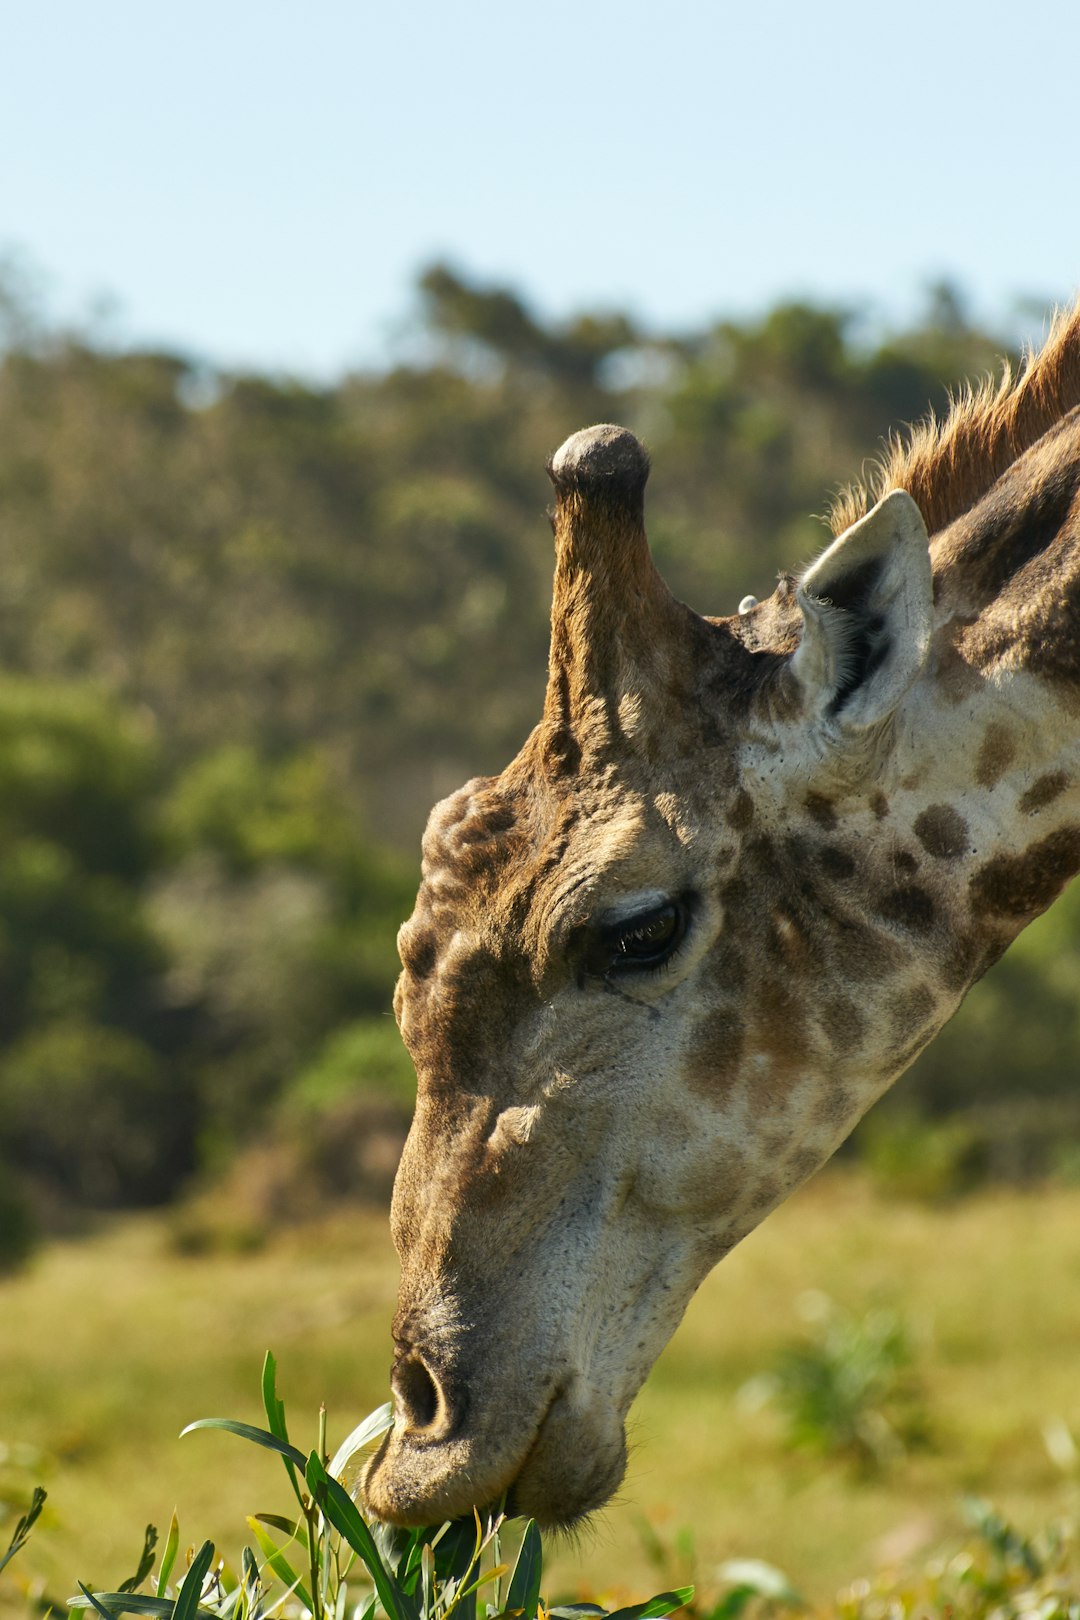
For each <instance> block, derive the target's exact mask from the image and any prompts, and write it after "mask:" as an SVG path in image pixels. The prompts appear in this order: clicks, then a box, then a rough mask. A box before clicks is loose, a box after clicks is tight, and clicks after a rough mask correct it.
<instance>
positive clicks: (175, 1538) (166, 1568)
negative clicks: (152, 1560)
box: [157, 1508, 180, 1598]
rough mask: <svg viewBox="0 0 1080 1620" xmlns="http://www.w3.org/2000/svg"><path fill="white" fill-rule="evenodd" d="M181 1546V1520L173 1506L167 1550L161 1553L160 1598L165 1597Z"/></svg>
mask: <svg viewBox="0 0 1080 1620" xmlns="http://www.w3.org/2000/svg"><path fill="white" fill-rule="evenodd" d="M179 1546H180V1521H179V1520H178V1519H177V1517H176V1509H175V1508H173V1516H172V1522H171V1523H170V1525H169V1534H168V1536H167V1537H166V1540H165V1551H164V1552H163V1553H162V1555H161V1568H160V1569H159V1570H158V1578H157V1595H158V1597H159V1598H163V1597H164V1596H165V1592H166V1589H167V1588H168V1585H169V1576H170V1575H171V1574H172V1568H173V1565H174V1564H175V1562H176V1554H177V1550H178V1548H179Z"/></svg>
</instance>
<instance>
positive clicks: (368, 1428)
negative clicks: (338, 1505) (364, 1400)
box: [327, 1401, 394, 1479]
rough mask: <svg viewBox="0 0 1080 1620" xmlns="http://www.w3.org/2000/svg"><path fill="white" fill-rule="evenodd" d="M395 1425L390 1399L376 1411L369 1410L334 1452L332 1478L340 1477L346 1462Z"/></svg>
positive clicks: (329, 1471) (331, 1463) (330, 1472)
mask: <svg viewBox="0 0 1080 1620" xmlns="http://www.w3.org/2000/svg"><path fill="white" fill-rule="evenodd" d="M393 1425H394V1408H393V1405H392V1404H391V1402H390V1401H386V1402H384V1404H383V1405H382V1406H378V1407H376V1408H375V1411H374V1412H369V1413H368V1415H367V1417H366V1418H365V1419H364V1421H363V1422H362V1423H358V1424H357V1425H356V1428H355V1429H354V1430H353V1431H352V1433H351V1434H349V1435H346V1437H345V1439H344V1440H343V1441H342V1442H341V1444H340V1446H338V1448H337V1450H336V1451H335V1452H334V1455H333V1458H332V1459H331V1462H330V1466H329V1468H328V1469H327V1473H328V1474H329V1475H330V1476H331V1478H332V1479H340V1478H341V1473H342V1470H343V1468H344V1467H345V1464H346V1463H347V1462H349V1461H350V1460H351V1458H353V1457H354V1456H355V1455H356V1453H357V1452H358V1451H363V1449H364V1447H365V1446H370V1445H371V1443H372V1441H374V1440H380V1439H381V1438H382V1436H383V1435H384V1434H385V1433H386V1432H387V1430H388V1429H391V1428H393Z"/></svg>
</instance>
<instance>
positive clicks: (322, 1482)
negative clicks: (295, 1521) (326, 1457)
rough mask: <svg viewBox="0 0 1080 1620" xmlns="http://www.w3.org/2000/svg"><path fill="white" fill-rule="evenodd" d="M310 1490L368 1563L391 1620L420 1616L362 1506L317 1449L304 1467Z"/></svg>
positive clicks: (342, 1533)
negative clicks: (382, 1552)
mask: <svg viewBox="0 0 1080 1620" xmlns="http://www.w3.org/2000/svg"><path fill="white" fill-rule="evenodd" d="M305 1477H306V1479H307V1485H308V1490H309V1491H310V1492H311V1494H312V1496H313V1497H314V1498H315V1500H316V1502H317V1503H318V1504H319V1507H320V1509H321V1510H322V1513H323V1515H324V1516H325V1518H326V1519H328V1520H329V1522H330V1523H331V1524H332V1525H333V1527H334V1529H335V1530H336V1531H337V1532H338V1534H339V1535H341V1536H344V1538H345V1540H346V1541H347V1542H348V1544H349V1546H350V1547H351V1548H352V1550H353V1552H355V1553H357V1554H359V1556H360V1557H361V1558H362V1559H363V1561H364V1563H365V1564H366V1565H367V1568H368V1571H369V1573H370V1575H371V1578H372V1580H373V1581H374V1582H375V1590H376V1591H377V1592H378V1594H379V1601H380V1603H381V1604H382V1606H383V1608H384V1609H385V1610H386V1612H387V1614H388V1615H389V1616H390V1620H420V1610H419V1608H418V1607H417V1605H416V1604H415V1603H414V1602H413V1601H412V1599H411V1598H409V1597H408V1596H406V1594H405V1593H404V1592H403V1591H402V1589H401V1587H400V1586H399V1585H398V1583H397V1581H396V1580H395V1579H394V1577H393V1575H392V1574H391V1573H390V1571H389V1570H388V1569H387V1567H386V1565H385V1564H384V1563H383V1561H382V1559H381V1558H380V1556H379V1549H378V1547H376V1545H375V1541H374V1538H373V1536H372V1534H371V1531H370V1530H369V1529H368V1527H367V1525H366V1524H365V1523H364V1520H363V1519H362V1518H361V1516H360V1512H359V1509H358V1508H357V1506H356V1503H355V1502H354V1501H353V1499H352V1497H351V1496H350V1495H349V1493H348V1491H347V1490H346V1489H345V1487H344V1486H343V1485H339V1484H338V1482H337V1480H336V1479H331V1478H330V1476H329V1474H328V1473H327V1472H326V1469H325V1468H324V1467H323V1464H322V1461H321V1459H320V1457H319V1455H318V1453H317V1452H315V1451H313V1452H312V1453H311V1455H310V1457H309V1458H308V1460H307V1469H306V1471H305Z"/></svg>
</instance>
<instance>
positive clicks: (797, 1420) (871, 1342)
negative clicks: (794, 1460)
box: [744, 1293, 928, 1472]
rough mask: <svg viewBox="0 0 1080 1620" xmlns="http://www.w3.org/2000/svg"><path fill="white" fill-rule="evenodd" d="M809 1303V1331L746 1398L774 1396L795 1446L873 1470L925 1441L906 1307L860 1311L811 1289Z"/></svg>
mask: <svg viewBox="0 0 1080 1620" xmlns="http://www.w3.org/2000/svg"><path fill="white" fill-rule="evenodd" d="M801 1308H802V1312H803V1315H804V1317H805V1318H806V1319H807V1321H808V1324H809V1328H810V1331H809V1333H808V1335H807V1336H806V1337H805V1338H804V1339H802V1340H801V1341H799V1342H796V1343H794V1344H790V1345H786V1346H785V1347H784V1348H783V1349H782V1350H781V1351H780V1352H779V1354H778V1355H777V1357H776V1360H775V1364H774V1366H773V1369H772V1371H771V1372H770V1373H768V1374H766V1375H765V1376H764V1377H762V1378H760V1379H756V1380H754V1381H753V1383H752V1384H751V1385H750V1386H747V1388H746V1390H745V1391H744V1400H747V1401H749V1402H751V1403H753V1402H754V1401H758V1402H764V1401H772V1402H773V1403H774V1404H775V1405H776V1406H777V1407H778V1408H779V1409H780V1410H781V1412H782V1413H783V1414H784V1417H785V1419H786V1423H787V1441H788V1444H789V1445H791V1446H792V1447H795V1448H802V1449H806V1450H811V1451H817V1452H822V1453H825V1454H826V1455H831V1456H837V1457H842V1458H846V1459H847V1460H848V1461H850V1462H852V1463H854V1464H855V1465H856V1466H857V1467H859V1468H861V1469H863V1470H865V1471H868V1472H872V1471H874V1470H877V1469H882V1468H885V1467H887V1466H888V1465H889V1464H891V1463H893V1462H895V1461H897V1459H898V1458H900V1457H902V1456H903V1455H904V1453H905V1451H907V1449H908V1448H909V1447H911V1446H913V1445H918V1444H923V1443H925V1442H926V1439H927V1436H928V1420H927V1414H926V1411H925V1406H924V1402H923V1398H922V1392H921V1389H920V1385H919V1381H918V1379H917V1377H916V1374H915V1371H914V1368H913V1352H912V1335H911V1332H910V1329H909V1327H908V1325H907V1324H906V1323H905V1321H904V1319H903V1318H902V1317H901V1316H900V1315H899V1313H898V1312H896V1311H895V1310H892V1309H889V1308H887V1307H884V1306H878V1307H875V1308H874V1309H872V1310H869V1311H867V1312H865V1313H864V1314H863V1315H862V1316H855V1315H852V1314H850V1313H849V1312H847V1311H844V1310H842V1309H841V1308H840V1307H839V1306H838V1305H836V1304H834V1303H833V1301H832V1300H830V1299H828V1298H827V1297H826V1296H825V1295H823V1294H818V1293H810V1294H807V1295H805V1296H804V1298H803V1300H802V1302H801Z"/></svg>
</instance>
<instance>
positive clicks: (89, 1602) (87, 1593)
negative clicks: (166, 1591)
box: [68, 1581, 171, 1620]
mask: <svg viewBox="0 0 1080 1620" xmlns="http://www.w3.org/2000/svg"><path fill="white" fill-rule="evenodd" d="M79 1590H80V1591H81V1592H82V1594H83V1595H82V1597H81V1598H71V1599H70V1601H69V1604H68V1607H69V1608H72V1609H96V1610H97V1612H98V1614H100V1615H101V1616H102V1620H115V1612H114V1611H113V1610H112V1609H107V1608H106V1607H105V1605H104V1604H103V1603H101V1602H99V1600H98V1599H97V1598H96V1597H95V1596H94V1594H93V1592H91V1590H90V1588H89V1587H88V1586H84V1585H83V1583H82V1581H80V1582H79ZM103 1595H104V1596H110V1595H111V1596H115V1597H118V1598H120V1597H122V1596H123V1594H122V1593H120V1592H116V1593H113V1594H109V1593H105V1594H103ZM170 1607H171V1605H170Z"/></svg>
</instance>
